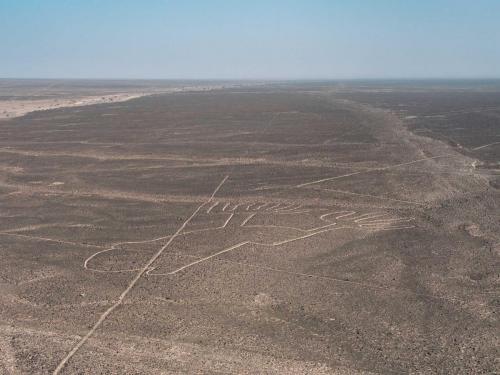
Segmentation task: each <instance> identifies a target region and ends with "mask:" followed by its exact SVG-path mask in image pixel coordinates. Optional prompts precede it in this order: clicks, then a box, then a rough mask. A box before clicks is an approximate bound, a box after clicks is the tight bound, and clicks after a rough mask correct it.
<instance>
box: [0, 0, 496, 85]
mask: <svg viewBox="0 0 500 375" xmlns="http://www.w3.org/2000/svg"><path fill="white" fill-rule="evenodd" d="M0 35H1V42H0V77H61V78H65V77H73V78H203V79H205V78H258V79H259V78H260V79H262V78H277V79H282V78H293V79H297V78H298V79H301V78H304V79H310V78H312V79H316V78H402V77H407V78H422V77H429V78H432V77H444V78H449V77H500V0H470V1H463V0H400V1H396V0H392V1H390V0H343V1H340V0H286V1H285V0H233V1H230V0H203V1H202V0H198V1H196V0H135V1H132V0H116V1H111V0H73V1H71V0H0Z"/></svg>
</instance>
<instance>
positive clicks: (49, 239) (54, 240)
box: [0, 232, 103, 249]
mask: <svg viewBox="0 0 500 375" xmlns="http://www.w3.org/2000/svg"><path fill="white" fill-rule="evenodd" d="M0 235H1V236H11V237H19V238H26V239H28V240H37V241H46V242H56V243H60V244H64V245H72V246H83V247H93V248H96V249H102V248H103V246H99V245H91V244H87V243H80V242H71V241H63V240H57V239H53V238H46V237H37V236H28V235H25V234H18V233H12V232H0Z"/></svg>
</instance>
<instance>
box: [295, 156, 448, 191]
mask: <svg viewBox="0 0 500 375" xmlns="http://www.w3.org/2000/svg"><path fill="white" fill-rule="evenodd" d="M452 155H453V154H443V155H438V156H431V157H428V158H423V159H418V160H413V161H408V162H406V163H399V164H394V165H388V166H387V167H380V168H373V169H371V170H365V171H358V172H353V173H348V174H344V175H341V176H334V177H328V178H323V179H321V180H316V181H311V182H306V183H303V184H299V185H296V186H295V187H298V188H300V187H304V186H309V185H314V184H320V183H322V182H326V181H332V180H337V179H339V178H344V177H349V176H355V175H358V174H362V173H370V172H374V171H385V170H387V169H392V168H397V167H402V166H403V165H410V164H415V163H420V162H422V161H426V160H431V159H438V158H445V157H450V156H452Z"/></svg>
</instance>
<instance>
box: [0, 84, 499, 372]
mask: <svg viewBox="0 0 500 375" xmlns="http://www.w3.org/2000/svg"><path fill="white" fill-rule="evenodd" d="M499 142H500V85H499V84H498V83H497V82H492V83H486V84H485V83H471V82H469V83H464V84H463V85H459V84H456V83H455V84H453V83H440V84H439V85H437V84H433V83H427V84H425V83H411V82H407V83H396V82H392V83H377V82H371V83H366V84H363V83H359V82H358V83H346V82H344V83H275V84H267V85H259V86H253V87H252V86H245V87H230V88H225V89H219V90H215V91H203V92H176V93H167V94H161V95H154V96H148V97H141V98H137V99H133V100H129V101H127V102H122V103H104V104H98V105H92V106H86V107H73V108H60V109H54V110H48V111H43V112H32V113H28V114H27V115H25V116H23V117H18V118H15V119H10V120H3V121H0V259H1V262H0V292H1V293H0V354H1V355H0V358H1V359H0V373H5V374H48V373H61V374H82V373H89V374H90V373H91V374H160V373H162V374H192V373H198V374H201V373H202V374H365V373H366V374H372V373H373V374H405V373H419V374H420V373H422V374H493V373H498V371H499V364H498V362H497V361H496V359H497V357H498V347H499V344H500V342H499V341H500V340H499V335H498V318H497V314H496V312H497V310H498V305H499V301H500V296H499V294H498V291H499V289H498V286H499V271H498V270H499V255H500V235H499V233H500V223H499V219H500V217H499V212H500V190H499V188H500V180H499V178H500V177H499V176H500V171H499V169H500V164H499V163H500V143H499ZM2 371H3V372H2Z"/></svg>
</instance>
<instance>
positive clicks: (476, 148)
mask: <svg viewBox="0 0 500 375" xmlns="http://www.w3.org/2000/svg"><path fill="white" fill-rule="evenodd" d="M498 144H500V142H493V143H489V144H487V145H483V146H479V147H474V148H473V149H472V150H473V151H475V150H481V149H482V148H486V147H489V146H493V145H498Z"/></svg>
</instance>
